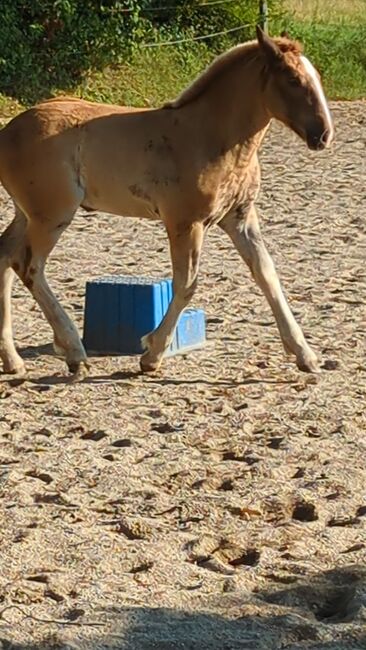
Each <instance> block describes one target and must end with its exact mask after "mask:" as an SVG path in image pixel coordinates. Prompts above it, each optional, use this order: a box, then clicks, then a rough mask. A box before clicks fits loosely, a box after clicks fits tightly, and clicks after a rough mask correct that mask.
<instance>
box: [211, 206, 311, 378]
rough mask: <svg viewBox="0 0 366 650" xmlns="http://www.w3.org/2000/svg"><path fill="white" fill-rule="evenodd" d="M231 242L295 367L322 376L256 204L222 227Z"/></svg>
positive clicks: (232, 215) (238, 211)
mask: <svg viewBox="0 0 366 650" xmlns="http://www.w3.org/2000/svg"><path fill="white" fill-rule="evenodd" d="M219 225H220V226H221V228H222V229H223V230H224V231H225V232H226V233H227V234H228V235H229V237H230V238H231V239H232V241H233V243H234V246H235V247H236V248H237V250H238V252H239V253H240V255H241V257H242V258H243V260H244V261H245V262H246V263H247V264H248V266H249V268H250V270H251V273H252V275H253V277H254V279H255V281H256V283H257V284H258V285H259V286H260V288H261V289H262V291H263V293H264V295H265V297H266V298H267V300H268V302H269V304H270V306H271V309H272V312H273V315H274V317H275V319H276V322H277V325H278V329H279V332H280V335H281V339H282V342H283V345H284V347H285V350H286V351H287V352H291V353H293V354H294V355H295V356H296V363H297V366H298V368H299V369H300V370H303V371H305V372H319V363H318V359H317V357H316V354H315V353H314V352H313V350H312V349H311V348H310V347H309V345H308V343H307V342H306V340H305V337H304V334H303V332H302V330H301V327H300V326H299V325H298V323H297V322H296V320H295V318H294V316H293V314H292V312H291V309H290V307H289V306H288V304H287V301H286V298H285V296H284V294H283V291H282V288H281V284H280V281H279V278H278V275H277V273H276V269H275V266H274V264H273V261H272V258H271V256H270V255H269V253H268V251H267V249H266V247H265V245H264V242H263V239H262V235H261V232H260V228H259V223H258V216H257V213H256V210H255V207H254V205H253V203H251V204H250V205H249V206H240V207H236V208H235V209H234V210H232V211H231V212H230V213H229V214H228V215H226V217H224V219H222V221H221V222H220V224H219Z"/></svg>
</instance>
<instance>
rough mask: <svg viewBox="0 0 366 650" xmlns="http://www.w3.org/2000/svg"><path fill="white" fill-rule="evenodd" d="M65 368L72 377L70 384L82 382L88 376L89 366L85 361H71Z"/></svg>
mask: <svg viewBox="0 0 366 650" xmlns="http://www.w3.org/2000/svg"><path fill="white" fill-rule="evenodd" d="M67 367H68V369H69V372H70V373H71V375H72V376H71V381H72V382H78V381H82V380H83V379H85V378H86V377H87V376H88V374H89V370H90V364H89V363H88V362H87V360H86V359H85V360H83V361H71V362H69V363H68V364H67Z"/></svg>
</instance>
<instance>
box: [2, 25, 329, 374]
mask: <svg viewBox="0 0 366 650" xmlns="http://www.w3.org/2000/svg"><path fill="white" fill-rule="evenodd" d="M272 118H276V119H278V120H280V121H281V122H283V123H284V124H286V125H287V126H288V127H289V128H290V129H292V130H293V131H295V132H296V133H297V134H298V135H299V136H300V137H301V138H302V139H303V140H304V141H305V142H306V143H307V145H308V147H309V148H310V149H316V150H319V149H323V148H324V147H327V146H328V145H329V144H330V142H331V140H332V138H333V124H332V119H331V116H330V113H329V109H328V106H327V102H326V99H325V97H324V93H323V90H322V86H321V83H320V79H319V76H318V74H317V72H316V71H315V69H314V67H313V66H312V64H311V63H310V61H309V60H308V59H307V58H306V57H305V56H304V55H303V54H302V51H301V48H300V46H299V44H298V43H296V42H293V41H291V40H289V39H288V38H274V39H272V38H269V37H268V36H266V35H265V34H264V33H263V32H262V31H261V30H260V28H257V40H255V41H251V42H249V43H244V44H242V45H238V46H237V47H234V48H232V49H231V50H229V51H228V52H226V53H225V54H223V55H221V56H219V57H218V58H217V59H216V60H215V61H214V62H213V63H212V64H211V65H210V66H209V67H208V68H207V69H206V70H205V71H204V72H203V73H202V74H201V76H199V77H198V78H197V79H196V80H195V81H194V82H193V83H192V84H191V85H190V86H189V87H188V88H187V89H186V90H184V91H183V92H182V94H181V95H180V96H179V97H178V98H177V99H175V100H174V101H172V102H170V103H167V104H166V105H164V106H163V107H161V108H158V109H134V108H126V107H120V106H110V105H105V104H95V103H92V102H87V101H83V100H79V99H74V98H69V97H65V98H56V99H52V100H49V101H45V102H43V103H41V104H39V105H37V106H35V107H33V108H31V109H30V110H27V111H25V112H24V113H22V114H20V115H19V116H17V117H16V118H14V119H13V120H12V121H11V122H10V123H9V124H8V125H7V126H6V127H5V128H4V129H3V130H2V131H1V132H0V180H1V183H2V184H3V186H4V188H5V189H6V190H7V192H8V193H9V195H10V196H11V198H12V199H13V201H14V205H15V218H14V220H13V221H12V223H11V224H10V225H9V226H8V228H7V229H6V230H5V232H4V233H3V234H2V236H1V237H0V357H1V359H2V361H3V366H4V372H6V373H18V372H20V373H22V372H24V363H23V360H22V359H21V357H20V356H19V354H18V353H17V351H16V349H15V346H14V341H13V335H12V324H11V309H10V299H11V286H12V282H13V277H14V272H15V273H16V274H17V275H18V276H19V277H20V278H21V280H22V281H23V282H24V284H25V285H26V287H28V289H29V291H30V292H31V293H32V295H33V296H34V298H35V300H36V301H37V302H38V304H39V306H40V308H41V309H42V311H43V313H44V315H45V316H46V318H47V320H48V321H49V323H50V325H51V327H52V329H53V332H54V343H55V349H56V351H57V352H58V353H59V354H62V355H63V356H64V357H65V359H66V362H67V365H68V368H69V370H70V372H71V373H73V374H74V375H75V376H76V377H80V376H82V375H83V369H84V368H85V367H87V358H86V354H85V350H84V348H83V345H82V343H81V340H80V337H79V334H78V331H77V329H76V327H75V325H74V324H73V323H72V321H71V320H70V318H69V317H68V316H67V314H66V313H65V311H64V310H63V308H62V307H61V305H60V304H59V302H58V300H57V299H56V297H55V295H54V294H53V292H52V291H51V289H50V287H49V285H48V283H47V280H46V277H45V273H44V269H45V264H46V261H47V258H48V256H49V254H50V252H51V251H52V249H53V247H54V246H55V244H56V242H57V240H58V239H59V237H60V235H61V233H62V232H63V231H64V230H65V229H66V228H67V226H68V225H69V224H70V223H71V221H72V219H73V216H74V214H75V212H76V210H77V209H78V207H79V206H82V207H85V208H87V209H88V208H90V209H93V210H100V211H103V212H108V213H112V214H117V215H121V216H132V217H141V218H145V219H160V220H161V221H163V223H164V225H165V227H166V230H167V234H168V238H169V243H170V251H171V259H172V267H173V283H174V298H173V300H172V302H171V304H170V307H169V310H168V312H167V314H166V316H165V318H164V320H163V321H162V323H161V324H160V325H159V327H158V328H157V329H156V330H155V331H154V332H151V333H150V334H147V335H146V336H145V337H144V339H143V342H144V346H145V349H146V352H145V353H144V354H143V356H142V357H141V368H142V369H143V370H144V371H150V370H155V369H157V368H158V367H159V366H160V364H161V361H162V359H163V356H164V352H165V351H166V349H167V347H168V346H169V344H170V341H171V339H172V335H173V332H174V328H175V326H176V323H177V320H178V318H179V315H180V313H181V312H182V310H183V309H184V308H185V307H186V305H187V304H188V302H189V301H190V299H191V298H192V296H193V293H194V290H195V287H196V282H197V276H198V267H199V259H200V252H201V247H202V243H203V239H204V234H205V231H206V230H207V229H208V228H209V227H211V226H213V225H214V224H218V225H219V226H220V227H221V228H222V229H223V230H224V231H225V232H226V233H227V234H228V235H229V237H230V238H231V240H232V242H233V244H234V246H235V247H236V248H237V250H238V251H239V253H240V255H241V257H242V258H243V259H244V261H245V262H246V263H247V264H248V266H249V268H250V270H251V272H252V274H253V276H254V279H255V281H256V282H257V283H258V285H259V286H260V287H261V289H262V291H263V293H264V294H265V296H266V298H267V300H268V302H269V304H270V306H271V309H272V311H273V314H274V317H275V319H276V321H277V325H278V329H279V332H280V335H281V339H282V341H283V344H284V347H285V349H286V351H288V352H290V353H292V354H294V355H295V357H296V362H297V365H298V367H299V368H300V369H301V370H305V371H309V372H316V371H317V370H318V361H317V357H316V355H315V353H314V352H313V351H312V350H311V348H310V347H309V345H308V343H307V342H306V340H305V338H304V335H303V332H302V330H301V328H300V326H299V325H298V324H297V322H296V320H295V318H294V316H293V314H292V312H291V310H290V308H289V306H288V304H287V302H286V299H285V297H284V295H283V292H282V289H281V286H280V282H279V279H278V276H277V273H276V270H275V267H274V265H273V262H272V259H271V257H270V256H269V254H268V252H267V249H266V247H265V245H264V243H263V240H262V237H261V232H260V228H259V224H258V217H257V212H256V208H255V200H256V197H257V194H258V191H259V186H260V169H259V163H258V157H257V153H258V148H259V146H260V144H261V142H262V140H263V137H264V135H265V133H266V131H267V128H268V126H269V123H270V121H271V119H272Z"/></svg>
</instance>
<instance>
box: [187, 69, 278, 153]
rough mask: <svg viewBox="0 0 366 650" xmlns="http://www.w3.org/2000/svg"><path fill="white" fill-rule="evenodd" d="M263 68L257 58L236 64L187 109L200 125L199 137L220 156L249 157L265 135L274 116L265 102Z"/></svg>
mask: <svg viewBox="0 0 366 650" xmlns="http://www.w3.org/2000/svg"><path fill="white" fill-rule="evenodd" d="M261 67H262V66H261V60H260V59H258V58H257V59H252V60H249V61H248V62H247V63H244V62H242V63H241V64H240V63H239V62H237V63H236V64H234V65H233V66H232V67H231V68H229V69H228V70H226V71H225V74H222V75H221V76H220V78H218V79H216V80H215V83H213V84H212V85H211V86H210V87H209V88H207V89H206V90H205V92H204V93H203V94H202V95H201V96H200V97H197V99H196V100H195V101H193V102H192V103H191V104H190V105H188V106H187V107H186V110H187V111H189V112H190V119H191V120H192V121H194V122H195V123H196V124H197V138H198V139H199V140H200V141H201V142H202V143H204V144H205V145H206V146H207V147H208V148H209V149H210V150H212V151H213V152H214V150H217V153H218V155H221V156H223V155H225V154H228V153H230V152H233V153H235V155H238V154H239V153H241V155H244V156H245V157H250V156H251V155H252V154H253V153H254V152H255V151H256V150H257V149H258V147H259V145H260V143H261V141H262V139H263V137H264V135H265V132H266V130H267V127H268V125H269V122H270V117H271V116H270V114H269V112H268V110H267V109H266V106H265V102H264V95H263V86H262V76H261V72H262V70H261ZM196 142H197V141H196Z"/></svg>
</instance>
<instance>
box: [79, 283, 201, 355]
mask: <svg viewBox="0 0 366 650" xmlns="http://www.w3.org/2000/svg"><path fill="white" fill-rule="evenodd" d="M172 297H173V283H172V280H157V279H154V278H144V277H134V276H124V275H117V276H115V275H113V276H106V277H103V278H98V279H96V280H93V281H91V282H87V283H86V296H85V318H84V345H85V348H86V350H87V351H88V352H90V353H94V354H121V355H130V354H141V353H142V352H143V351H144V350H143V348H142V345H141V338H142V337H143V336H144V335H145V334H148V333H149V332H152V331H153V330H154V329H155V328H156V327H157V326H158V325H159V324H160V323H161V321H162V319H163V317H164V315H165V314H166V312H167V310H168V306H169V303H170V301H171V300H172ZM205 342H206V331H205V314H204V311H203V310H202V309H186V310H185V311H184V312H183V313H182V314H181V316H180V318H179V321H178V324H177V327H176V329H175V333H174V337H173V341H172V343H171V345H170V347H169V348H168V350H167V352H166V354H165V356H173V355H174V354H184V353H185V352H189V351H190V350H194V349H197V348H200V347H202V346H203V345H204V344H205Z"/></svg>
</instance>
